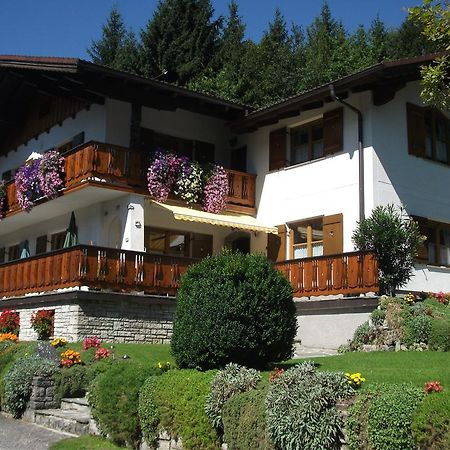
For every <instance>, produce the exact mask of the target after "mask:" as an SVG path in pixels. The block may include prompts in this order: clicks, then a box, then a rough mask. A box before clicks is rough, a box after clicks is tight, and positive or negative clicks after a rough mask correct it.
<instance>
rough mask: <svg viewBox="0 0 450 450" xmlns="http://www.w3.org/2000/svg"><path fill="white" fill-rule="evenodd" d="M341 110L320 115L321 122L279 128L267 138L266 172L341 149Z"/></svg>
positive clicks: (342, 139)
mask: <svg viewBox="0 0 450 450" xmlns="http://www.w3.org/2000/svg"><path fill="white" fill-rule="evenodd" d="M343 127H344V112H343V108H337V109H333V110H331V111H327V112H325V113H324V114H323V118H322V119H321V120H317V121H314V122H310V123H307V124H304V125H301V126H299V127H296V128H291V129H290V130H288V129H287V128H280V129H278V130H274V131H272V132H271V133H270V135H269V170H278V169H281V168H283V167H286V166H287V165H294V164H300V163H303V162H306V161H313V160H315V159H319V158H322V157H324V156H328V155H332V154H334V153H338V152H341V151H342V150H343V147H344V145H343V143H344V128H343ZM288 135H290V154H289V155H288V152H287V136H288Z"/></svg>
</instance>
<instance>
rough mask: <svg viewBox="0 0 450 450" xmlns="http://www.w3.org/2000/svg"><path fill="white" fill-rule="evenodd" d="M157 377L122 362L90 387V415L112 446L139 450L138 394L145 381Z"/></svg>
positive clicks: (145, 369) (135, 365)
mask: <svg viewBox="0 0 450 450" xmlns="http://www.w3.org/2000/svg"><path fill="white" fill-rule="evenodd" d="M158 373H159V371H158V370H157V369H154V368H148V367H143V366H141V365H139V364H133V363H131V362H121V363H117V364H113V365H112V366H111V368H110V369H108V370H107V371H105V372H103V373H101V374H100V375H98V376H97V377H96V378H95V380H94V381H93V383H92V384H91V386H90V390H89V396H88V400H89V405H90V406H91V410H92V415H93V417H94V419H95V420H96V421H97V422H98V424H99V427H100V431H101V433H102V434H104V435H107V436H108V437H109V438H110V439H111V440H112V441H113V442H114V443H115V444H118V445H122V446H128V447H131V448H138V446H139V444H140V441H141V437H142V435H141V427H140V423H139V416H138V399H139V391H140V389H141V387H142V385H143V384H144V382H145V380H146V379H147V378H148V377H150V376H152V375H157V374H158Z"/></svg>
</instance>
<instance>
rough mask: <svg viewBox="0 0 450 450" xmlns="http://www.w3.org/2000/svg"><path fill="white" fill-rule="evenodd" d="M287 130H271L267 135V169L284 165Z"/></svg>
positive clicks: (279, 167)
mask: <svg viewBox="0 0 450 450" xmlns="http://www.w3.org/2000/svg"><path fill="white" fill-rule="evenodd" d="M286 149H287V130H286V128H280V129H279V130H275V131H272V132H271V133H270V137H269V170H277V169H281V168H282V167H286Z"/></svg>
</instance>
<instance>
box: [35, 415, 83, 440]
mask: <svg viewBox="0 0 450 450" xmlns="http://www.w3.org/2000/svg"><path fill="white" fill-rule="evenodd" d="M90 418H91V416H90V414H86V413H84V412H81V411H76V410H70V409H69V410H68V409H41V410H37V411H35V413H34V423H36V424H38V425H42V426H44V427H47V428H52V429H54V430H59V431H64V432H66V433H71V434H75V435H77V436H81V435H82V434H89V421H90Z"/></svg>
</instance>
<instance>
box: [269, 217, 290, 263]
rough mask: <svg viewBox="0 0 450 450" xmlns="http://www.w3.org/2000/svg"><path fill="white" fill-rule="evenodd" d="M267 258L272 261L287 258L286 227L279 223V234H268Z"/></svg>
mask: <svg viewBox="0 0 450 450" xmlns="http://www.w3.org/2000/svg"><path fill="white" fill-rule="evenodd" d="M267 258H268V259H270V261H273V262H276V261H285V260H286V227H285V225H284V224H283V225H278V234H271V233H270V234H268V235H267Z"/></svg>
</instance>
